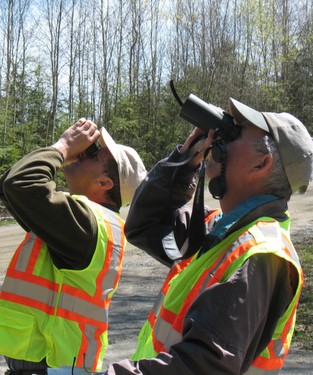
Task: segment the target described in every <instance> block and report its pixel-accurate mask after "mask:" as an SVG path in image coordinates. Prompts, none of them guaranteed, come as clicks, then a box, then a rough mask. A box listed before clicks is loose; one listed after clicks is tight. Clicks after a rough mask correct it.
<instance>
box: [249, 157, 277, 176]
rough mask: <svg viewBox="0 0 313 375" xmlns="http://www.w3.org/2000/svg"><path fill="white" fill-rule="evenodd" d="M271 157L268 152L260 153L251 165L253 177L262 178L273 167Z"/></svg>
mask: <svg viewBox="0 0 313 375" xmlns="http://www.w3.org/2000/svg"><path fill="white" fill-rule="evenodd" d="M273 163H274V160H273V157H272V155H270V154H265V155H261V156H260V157H258V158H257V159H256V160H255V163H254V165H253V167H252V170H251V173H252V175H254V176H255V177H258V178H263V177H266V176H267V175H268V173H269V171H270V170H271V169H272V167H273Z"/></svg>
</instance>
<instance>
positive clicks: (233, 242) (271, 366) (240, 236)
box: [132, 218, 303, 375]
mask: <svg viewBox="0 0 313 375" xmlns="http://www.w3.org/2000/svg"><path fill="white" fill-rule="evenodd" d="M285 227H286V223H282V224H281V226H280V224H279V223H278V222H276V221H274V220H273V219H271V218H262V219H260V220H259V221H257V222H255V223H252V224H250V225H247V226H246V227H245V228H243V229H241V230H239V231H237V232H235V233H232V234H230V235H229V236H228V237H227V238H225V239H224V240H223V241H221V242H220V243H219V244H218V245H216V246H215V247H213V248H212V249H210V251H207V252H206V253H204V254H203V255H201V257H197V254H196V255H195V256H193V257H191V258H189V259H186V260H183V261H181V262H179V263H178V264H176V265H175V266H174V267H173V268H172V269H171V270H170V272H169V274H168V276H167V278H166V280H165V282H164V284H163V286H162V288H161V291H160V294H159V297H158V298H157V300H156V302H155V304H154V306H153V309H152V311H151V312H150V314H149V316H148V319H147V321H146V322H145V324H144V325H143V327H142V330H141V332H140V335H139V339H138V345H137V349H136V352H135V353H134V355H133V356H132V359H133V360H140V359H142V358H154V357H156V356H157V354H158V353H160V352H168V351H169V349H170V347H171V346H172V345H174V344H176V343H178V342H179V341H181V339H182V331H183V323H184V319H185V316H186V314H187V312H188V310H189V308H190V306H191V304H192V303H193V302H194V300H195V299H196V298H197V297H198V296H199V295H200V294H201V293H202V292H203V291H204V290H205V289H207V288H209V287H210V286H212V285H214V284H216V283H220V282H221V283H222V282H225V281H226V280H228V278H229V277H230V276H231V275H232V274H234V273H235V272H236V270H238V269H239V268H240V267H241V266H242V265H243V264H244V262H245V261H246V260H247V259H248V258H249V257H251V256H252V255H254V254H257V253H273V254H276V255H277V256H279V257H282V258H284V259H286V260H287V261H289V262H290V263H291V264H292V265H293V266H294V267H295V269H296V270H297V273H298V280H299V282H298V285H297V289H296V292H295V295H294V297H293V299H292V301H291V303H290V305H289V307H288V309H287V310H286V311H285V313H284V315H283V316H282V317H281V318H280V319H279V321H278V324H277V326H276V329H275V332H274V334H273V336H272V340H271V341H270V342H269V344H268V346H267V347H266V349H265V350H264V351H263V352H262V353H261V354H260V355H259V356H258V357H257V358H256V359H255V361H254V362H253V364H252V366H251V367H250V369H249V371H248V372H247V374H249V375H252V374H253V375H261V374H268V373H269V372H270V373H271V374H277V373H278V372H279V369H281V368H282V366H283V362H284V359H285V357H286V355H287V353H288V350H289V347H290V343H291V338H292V334H293V330H294V325H295V317H296V307H297V304H298V300H299V297H300V292H301V288H302V285H303V272H302V268H301V265H300V263H299V259H298V256H297V254H296V252H295V250H294V248H293V246H292V244H291V242H290V238H289V234H288V232H287V231H286V230H285V229H284V228H285Z"/></svg>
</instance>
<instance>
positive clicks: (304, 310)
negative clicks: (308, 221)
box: [293, 237, 313, 350]
mask: <svg viewBox="0 0 313 375" xmlns="http://www.w3.org/2000/svg"><path fill="white" fill-rule="evenodd" d="M294 245H295V248H296V249H297V252H298V255H299V258H300V261H301V264H302V267H303V271H304V286H303V289H302V293H301V297H300V302H299V307H298V311H297V321H296V327H295V332H294V336H293V342H296V343H297V344H299V345H300V346H301V347H302V348H303V349H307V350H312V349H313V324H312V322H313V292H312V290H313V238H312V237H308V238H303V239H302V240H301V242H298V243H294Z"/></svg>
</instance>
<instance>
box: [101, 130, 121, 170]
mask: <svg viewBox="0 0 313 375" xmlns="http://www.w3.org/2000/svg"><path fill="white" fill-rule="evenodd" d="M99 143H100V145H101V147H107V148H108V149H109V151H110V153H111V154H112V156H113V158H114V159H115V161H116V162H117V163H119V156H118V155H119V151H118V145H117V143H116V142H115V141H114V139H113V138H112V137H111V136H110V134H109V133H108V132H107V130H106V129H105V128H104V127H102V128H101V129H100V138H99Z"/></svg>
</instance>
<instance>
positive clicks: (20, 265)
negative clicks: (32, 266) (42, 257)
mask: <svg viewBox="0 0 313 375" xmlns="http://www.w3.org/2000/svg"><path fill="white" fill-rule="evenodd" d="M36 238H37V237H36V235H35V234H34V233H33V232H30V233H29V234H28V239H27V240H24V244H23V251H22V252H21V253H20V255H22V256H19V257H18V259H17V262H16V265H15V268H14V269H16V270H17V271H21V272H25V271H26V269H27V267H28V264H29V261H30V258H31V255H32V250H33V247H34V244H35V241H36Z"/></svg>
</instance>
